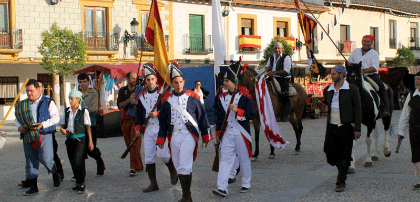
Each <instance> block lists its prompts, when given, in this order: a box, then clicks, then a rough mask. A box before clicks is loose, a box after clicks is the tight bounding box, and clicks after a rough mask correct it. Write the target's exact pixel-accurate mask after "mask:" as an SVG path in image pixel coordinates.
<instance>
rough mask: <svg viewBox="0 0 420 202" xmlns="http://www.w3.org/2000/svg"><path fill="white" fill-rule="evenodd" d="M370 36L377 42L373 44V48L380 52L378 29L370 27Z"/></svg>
mask: <svg viewBox="0 0 420 202" xmlns="http://www.w3.org/2000/svg"><path fill="white" fill-rule="evenodd" d="M370 35H372V36H373V37H375V40H374V41H373V43H372V48H373V49H374V50H376V51H377V52H379V43H378V41H379V35H378V28H377V27H370Z"/></svg>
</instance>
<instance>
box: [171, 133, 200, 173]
mask: <svg viewBox="0 0 420 202" xmlns="http://www.w3.org/2000/svg"><path fill="white" fill-rule="evenodd" d="M195 144H196V142H195V139H194V137H193V136H192V135H191V133H190V132H175V133H174V134H173V135H172V138H171V153H172V162H173V163H174V166H175V168H176V171H177V172H178V174H181V175H189V174H191V172H192V165H193V160H194V149H195Z"/></svg>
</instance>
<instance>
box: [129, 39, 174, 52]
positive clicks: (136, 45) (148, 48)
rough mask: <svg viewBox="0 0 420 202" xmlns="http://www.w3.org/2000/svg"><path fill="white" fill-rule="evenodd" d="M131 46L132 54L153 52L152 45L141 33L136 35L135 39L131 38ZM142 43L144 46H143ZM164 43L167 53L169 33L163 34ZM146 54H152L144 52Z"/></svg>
mask: <svg viewBox="0 0 420 202" xmlns="http://www.w3.org/2000/svg"><path fill="white" fill-rule="evenodd" d="M130 43H131V48H132V49H133V52H134V54H136V55H140V52H141V51H142V47H143V51H144V52H154V48H153V46H152V45H151V44H150V43H149V42H148V41H147V39H146V38H145V36H144V35H143V34H141V35H139V36H136V39H135V40H132V41H131V42H130ZM143 43H145V44H144V46H143ZM165 44H166V51H167V52H168V53H169V35H165ZM146 55H153V54H146Z"/></svg>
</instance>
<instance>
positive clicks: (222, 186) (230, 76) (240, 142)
mask: <svg viewBox="0 0 420 202" xmlns="http://www.w3.org/2000/svg"><path fill="white" fill-rule="evenodd" d="M240 67H241V66H240V64H239V63H236V64H232V65H230V67H229V69H228V71H227V73H226V74H225V79H224V82H223V83H224V86H225V88H226V89H227V90H228V91H227V92H221V93H219V94H218V96H217V97H216V100H215V103H216V104H215V106H216V107H215V115H216V140H217V142H219V143H220V148H221V159H220V164H219V173H218V177H217V189H214V190H213V194H216V195H219V196H223V197H225V196H226V195H227V193H228V190H227V187H228V181H229V176H230V174H231V172H232V167H233V166H234V162H235V158H238V160H239V165H240V167H241V170H242V173H243V177H242V189H241V190H240V192H241V193H245V192H247V191H248V190H249V188H250V187H251V161H250V158H251V157H252V152H251V135H250V124H249V121H250V120H252V119H253V118H254V116H255V113H254V106H253V104H252V97H251V95H249V94H248V92H247V91H245V90H243V89H242V88H238V92H237V94H236V95H235V98H234V100H233V103H232V104H230V100H231V99H232V96H233V92H234V90H235V89H236V88H237V86H236V83H235V81H236V80H237V79H238V75H236V73H235V72H237V70H238V68H240ZM228 109H230V110H231V112H230V113H229V117H228V119H227V122H228V123H227V127H226V131H225V133H224V135H223V137H222V138H221V139H220V136H219V135H220V130H221V128H222V125H223V120H224V118H225V116H226V112H227V110H228Z"/></svg>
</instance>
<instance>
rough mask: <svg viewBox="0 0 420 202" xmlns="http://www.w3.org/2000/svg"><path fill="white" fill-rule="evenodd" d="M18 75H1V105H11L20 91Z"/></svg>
mask: <svg viewBox="0 0 420 202" xmlns="http://www.w3.org/2000/svg"><path fill="white" fill-rule="evenodd" d="M18 85H19V79H18V77H0V105H10V104H12V103H13V100H14V99H15V97H16V96H17V93H18Z"/></svg>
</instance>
